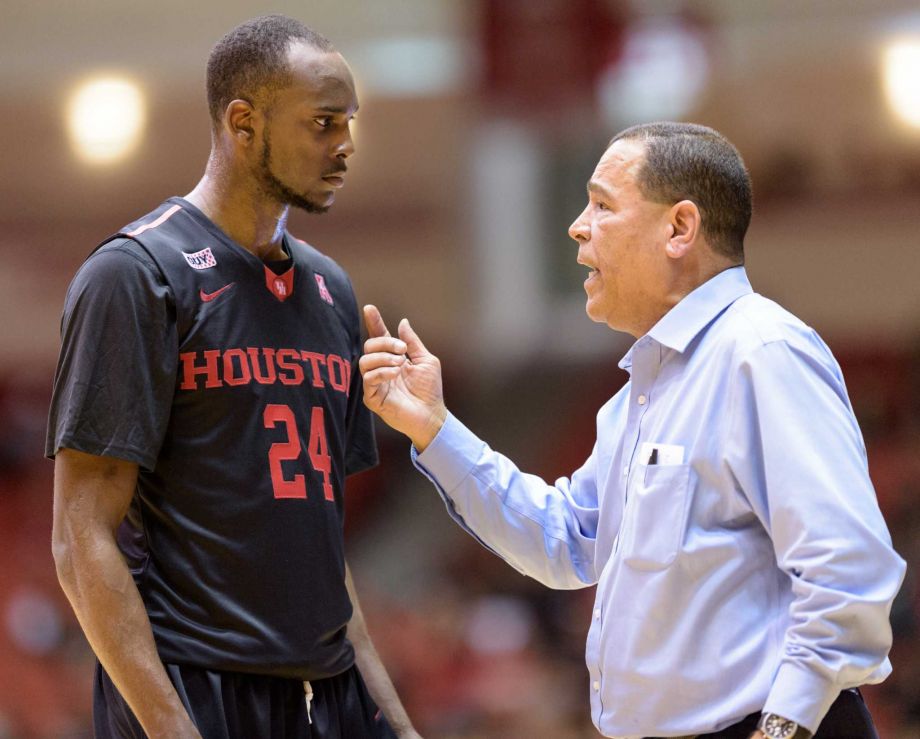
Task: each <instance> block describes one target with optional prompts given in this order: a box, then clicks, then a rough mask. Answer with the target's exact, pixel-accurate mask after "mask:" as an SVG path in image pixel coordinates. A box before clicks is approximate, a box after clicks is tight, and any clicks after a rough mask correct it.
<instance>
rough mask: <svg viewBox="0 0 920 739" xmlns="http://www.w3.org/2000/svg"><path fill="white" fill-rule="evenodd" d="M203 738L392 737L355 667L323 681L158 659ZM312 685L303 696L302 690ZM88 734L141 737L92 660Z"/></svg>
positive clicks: (121, 738)
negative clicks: (93, 671) (309, 697)
mask: <svg viewBox="0 0 920 739" xmlns="http://www.w3.org/2000/svg"><path fill="white" fill-rule="evenodd" d="M165 667H166V672H167V674H168V675H169V679H170V680H171V681H172V683H173V685H174V686H175V688H176V691H177V692H178V693H179V698H180V699H181V701H182V703H183V705H184V706H185V708H186V710H188V712H189V715H190V716H191V718H192V721H193V722H194V723H195V725H196V726H197V727H198V731H199V732H200V733H201V736H202V737H203V738H204V739H395V737H396V734H395V733H394V731H393V729H392V728H391V727H390V724H389V722H388V721H387V719H386V717H385V716H384V715H383V713H382V711H381V710H380V709H379V708H378V707H377V705H376V704H375V703H374V700H373V699H372V698H371V696H370V694H368V692H367V687H366V686H365V684H364V680H363V679H362V678H361V674H360V673H359V672H358V669H357V667H354V666H352V667H351V668H349V669H348V670H346V671H345V672H343V673H342V674H340V675H336V676H334V677H330V678H326V679H324V680H314V681H312V682H311V683H307V684H305V683H303V682H301V681H300V680H289V679H285V678H278V677H269V676H265V675H251V674H246V673H238V672H216V671H214V670H206V669H204V668H201V667H190V666H187V665H171V664H167V665H165ZM305 686H309V689H310V692H312V694H313V697H312V700H310V701H309V703H308V701H307V700H306V698H307V690H306V687H305ZM93 725H94V730H95V736H96V739H145V737H146V734H144V730H143V729H142V728H141V726H140V724H139V723H138V721H137V719H136V718H135V717H134V714H133V713H132V712H131V709H130V708H129V707H128V704H127V703H125V700H124V698H122V697H121V694H120V693H119V692H118V689H117V688H116V687H115V685H114V684H113V683H112V681H111V679H110V678H109V676H108V674H107V673H106V672H105V670H104V669H103V668H102V666H101V665H100V664H98V663H97V664H96V681H95V688H94V691H93Z"/></svg>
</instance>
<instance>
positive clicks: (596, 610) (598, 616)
mask: <svg viewBox="0 0 920 739" xmlns="http://www.w3.org/2000/svg"><path fill="white" fill-rule="evenodd" d="M600 617H601V609H600V608H595V609H594V618H597V619H599V618H600Z"/></svg>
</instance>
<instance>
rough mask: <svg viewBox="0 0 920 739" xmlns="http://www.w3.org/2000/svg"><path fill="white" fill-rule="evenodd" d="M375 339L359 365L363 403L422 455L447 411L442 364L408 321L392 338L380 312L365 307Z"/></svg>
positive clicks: (371, 339)
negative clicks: (396, 335) (408, 440)
mask: <svg viewBox="0 0 920 739" xmlns="http://www.w3.org/2000/svg"><path fill="white" fill-rule="evenodd" d="M364 322H365V323H366V324H367V334H368V336H369V337H370V338H369V339H368V340H367V341H366V342H364V356H362V357H361V359H360V361H359V363H358V366H359V367H360V369H361V375H362V376H363V377H364V404H365V405H366V406H367V407H368V408H370V409H371V410H372V411H374V413H376V414H377V415H378V416H380V417H381V418H382V419H383V420H384V421H386V423H387V424H388V425H390V426H392V427H393V428H394V429H396V430H397V431H402V433H404V434H405V435H406V436H408V437H409V438H410V439H412V443H413V444H414V445H415V448H416V449H418V450H419V451H422V450H424V449H425V447H427V446H428V445H429V444H430V443H431V441H432V440H433V439H434V437H435V436H437V434H438V431H440V429H441V426H442V425H444V419H445V418H447V408H446V407H445V405H444V393H443V390H442V388H441V362H440V361H438V358H437V357H436V356H434V354H432V353H431V352H429V351H428V350H427V349H426V348H425V345H424V344H422V340H421V339H420V338H419V337H418V335H417V334H416V333H415V331H413V330H412V327H411V326H410V325H409V321H408V320H406V319H405V318H403V319H402V320H401V321H400V322H399V328H398V329H397V332H398V334H399V338H394V337H392V336H390V332H389V331H388V330H387V327H386V324H385V323H384V321H383V317H382V316H381V315H380V311H379V310H377V308H376V307H375V306H373V305H366V306H364Z"/></svg>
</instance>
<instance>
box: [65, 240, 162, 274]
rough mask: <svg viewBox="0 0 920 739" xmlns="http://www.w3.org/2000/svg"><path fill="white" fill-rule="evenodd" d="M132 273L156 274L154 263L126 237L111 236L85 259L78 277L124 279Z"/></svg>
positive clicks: (144, 251) (134, 242) (157, 270)
mask: <svg viewBox="0 0 920 739" xmlns="http://www.w3.org/2000/svg"><path fill="white" fill-rule="evenodd" d="M132 273H142V274H145V275H147V274H157V273H159V269H158V267H157V264H156V262H155V261H154V260H153V259H152V258H151V257H150V255H149V254H148V253H147V251H146V250H145V249H143V248H142V247H141V245H140V244H138V243H137V242H136V241H134V240H133V239H130V238H128V237H126V236H120V235H119V236H113V237H111V238H110V239H107V240H106V241H103V242H102V243H101V244H100V245H99V246H97V247H96V249H94V250H93V252H92V253H91V254H90V255H89V256H88V257H87V258H86V260H85V261H84V262H83V264H82V265H81V267H80V269H79V270H78V272H77V275H78V276H82V277H83V278H84V279H85V278H90V277H91V278H93V279H102V280H105V279H110V278H111V279H114V278H116V277H118V278H124V277H126V276H128V275H130V274H132Z"/></svg>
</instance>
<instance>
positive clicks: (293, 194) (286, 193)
mask: <svg viewBox="0 0 920 739" xmlns="http://www.w3.org/2000/svg"><path fill="white" fill-rule="evenodd" d="M271 160H272V146H271V140H270V139H269V137H268V129H267V128H266V129H264V130H263V132H262V159H261V160H260V161H259V169H258V171H257V172H256V175H257V176H258V178H259V181H260V184H261V186H262V189H263V190H264V191H265V193H266V194H267V195H268V196H269V197H271V198H273V199H274V200H277V201H278V202H280V203H284V204H285V205H293V206H294V207H295V208H300V209H301V210H305V211H306V212H307V213H325V212H326V211H327V210H329V208H330V206H331V203H330V205H318V204H317V203H314V202H313V201H312V200H310V199H309V198H308V197H307V196H306V195H302V194H300V193H299V192H297V191H296V190H293V189H291V188H290V187H288V186H287V185H285V184H284V183H283V182H282V181H281V180H280V179H278V178H277V177H276V176H275V173H274V172H272V164H271Z"/></svg>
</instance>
